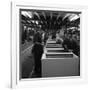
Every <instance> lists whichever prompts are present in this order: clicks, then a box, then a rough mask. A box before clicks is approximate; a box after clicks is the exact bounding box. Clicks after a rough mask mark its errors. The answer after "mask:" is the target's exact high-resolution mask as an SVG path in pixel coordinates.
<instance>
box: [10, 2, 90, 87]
mask: <svg viewBox="0 0 90 90" xmlns="http://www.w3.org/2000/svg"><path fill="white" fill-rule="evenodd" d="M20 9H37V10H38V9H39V10H57V11H63V10H64V11H76V12H81V13H82V14H81V20H80V22H81V23H80V30H81V31H80V40H81V41H80V45H81V46H80V52H81V53H80V56H81V57H80V59H81V62H80V71H81V73H80V77H59V78H42V79H39V80H38V79H33V80H31V79H28V80H23V79H22V80H20V78H19V74H20V71H19V67H20V66H19V58H20V57H19V52H20V51H19V47H20V46H19V35H20V32H19V29H20V26H19V24H20V22H19V20H20V18H19V10H20ZM86 18H87V6H77V5H76V6H75V5H52V4H47V5H45V4H44V3H43V4H41V3H40V4H39V5H37V3H26V2H12V3H11V87H12V88H18V87H34V86H46V85H55V83H56V81H57V83H59V84H61V85H65V84H80V83H86V82H87V57H88V56H87V53H85V52H87V48H86V43H87V41H86V40H85V39H86V38H87V34H86V33H87V23H86V22H87V21H86V20H87V19H86ZM51 80H52V81H54V82H52V81H51ZM40 82H41V83H40Z"/></svg>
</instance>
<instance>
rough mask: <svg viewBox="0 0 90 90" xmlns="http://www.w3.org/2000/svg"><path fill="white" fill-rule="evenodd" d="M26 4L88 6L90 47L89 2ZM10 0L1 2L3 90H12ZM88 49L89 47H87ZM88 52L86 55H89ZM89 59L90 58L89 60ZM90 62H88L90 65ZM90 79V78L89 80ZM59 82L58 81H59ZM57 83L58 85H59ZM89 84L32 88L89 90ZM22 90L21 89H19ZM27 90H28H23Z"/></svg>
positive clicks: (0, 75) (0, 82) (0, 72)
mask: <svg viewBox="0 0 90 90" xmlns="http://www.w3.org/2000/svg"><path fill="white" fill-rule="evenodd" d="M13 1H21V0H13ZM24 1H26V2H35V3H37V4H39V3H45V4H48V3H51V4H72V5H87V6H88V21H87V22H88V32H87V31H86V32H87V35H88V39H87V38H86V40H88V46H90V42H89V38H90V35H89V32H90V30H89V29H90V28H89V20H90V17H89V15H90V6H89V4H90V2H89V0H36V1H35V0H24ZM10 32H11V31H10V0H1V1H0V41H1V42H0V89H2V90H8V89H10V69H11V68H10V65H11V61H10V40H11V38H10ZM86 47H87V46H86ZM89 49H90V47H88V51H87V52H88V54H89ZM87 52H86V53H87ZM88 59H89V58H88ZM89 62H90V61H88V64H89ZM89 68H90V65H88V71H89V72H88V76H90V70H89ZM89 79H90V77H88V80H89ZM57 82H58V81H57ZM57 82H56V83H57ZM89 84H90V82H89V81H88V84H81V85H66V86H60V85H57V86H56V85H55V86H46V87H35V88H31V89H32V90H37V89H38V90H42V89H44V90H47V89H51V90H55V89H61V90H67V89H69V90H89V89H90V88H89ZM27 89H28V88H27ZM19 90H20V89H19ZM22 90H26V89H22ZM28 90H30V89H28Z"/></svg>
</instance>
